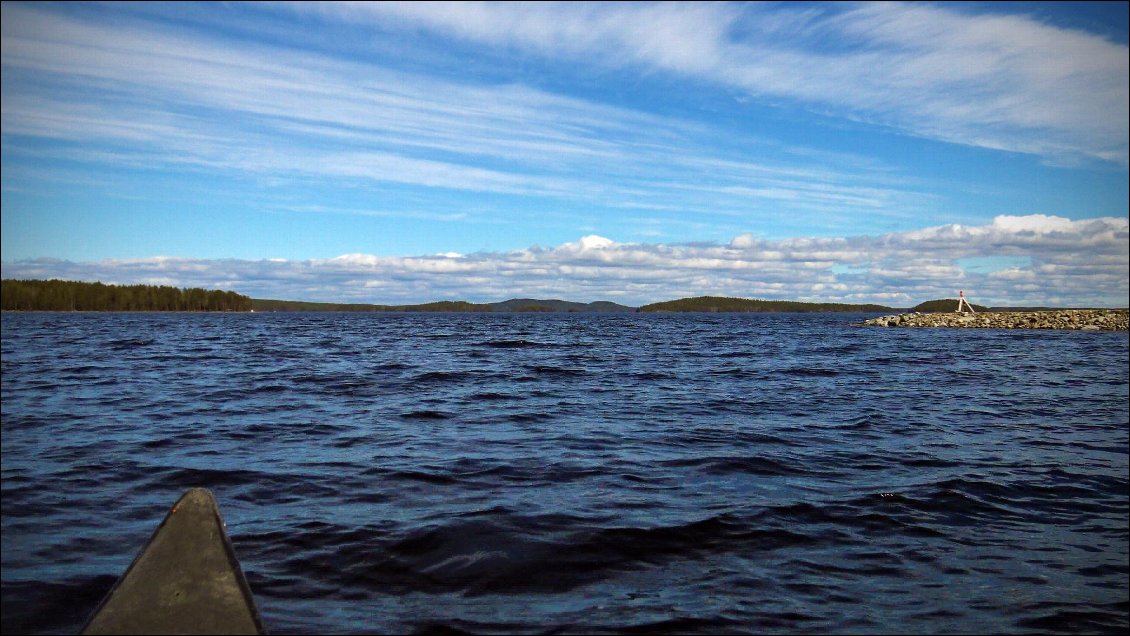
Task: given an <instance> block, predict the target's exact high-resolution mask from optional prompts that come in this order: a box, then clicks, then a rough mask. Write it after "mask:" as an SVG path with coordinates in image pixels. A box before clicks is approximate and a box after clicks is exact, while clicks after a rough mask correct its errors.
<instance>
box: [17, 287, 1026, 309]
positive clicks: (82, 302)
mask: <svg viewBox="0 0 1130 636" xmlns="http://www.w3.org/2000/svg"><path fill="white" fill-rule="evenodd" d="M2 295H3V302H2V308H3V310H4V311H230V312H236V311H238V312H310V311H315V312H347V311H348V312H429V313H435V312H440V313H447V312H458V313H463V312H474V313H498V312H502V313H562V312H565V313H628V312H631V313H637V312H638V313H666V312H676V313H776V312H781V313H786V312H788V313H791V312H856V313H858V312H889V311H896V310H895V309H893V308H891V307H887V306H885V305H874V304H860V305H855V304H846V303H818V302H802V301H791V300H762V299H749V298H731V297H725V296H698V297H694V298H680V299H677V300H668V301H664V302H658V303H651V304H648V305H643V306H640V307H629V306H627V305H621V304H618V303H613V302H608V301H597V302H590V303H579V302H572V301H566V300H556V299H535V298H511V299H510V300H504V301H501V302H492V303H473V302H467V301H463V300H441V301H437V302H430V303H421V304H414V305H378V304H368V303H326V302H306V301H296V300H267V299H260V298H250V297H248V296H244V295H242V294H238V293H236V292H232V291H220V290H207V289H200V288H195V287H194V288H188V289H180V288H177V287H170V286H154V285H108V284H105V283H84V282H78V281H63V280H13V279H5V280H4V281H3V288H2ZM973 307H974V308H975V309H976V311H979V312H982V311H1034V310H1044V309H1048V308H1042V307H1041V308H1028V307H995V308H994V307H983V306H981V305H974V306H973ZM956 308H957V300H956V299H937V300H930V301H926V302H924V303H920V304H918V305H917V306H915V307H913V308H911V309H909V310H907V311H909V312H922V313H930V312H952V311H954V310H956Z"/></svg>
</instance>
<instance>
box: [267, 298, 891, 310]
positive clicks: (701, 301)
mask: <svg viewBox="0 0 1130 636" xmlns="http://www.w3.org/2000/svg"><path fill="white" fill-rule="evenodd" d="M251 307H252V309H254V310H255V311H433V312H435V311H438V312H456V311H473V312H499V313H627V312H636V311H639V312H712V313H714V312H782V313H783V312H885V311H894V310H893V309H892V308H890V307H886V306H884V305H849V304H844V303H805V302H795V301H788V300H750V299H747V298H723V297H719V296H700V297H698V298H683V299H679V300H670V301H667V302H662V303H653V304H650V305H644V306H643V307H639V308H635V307H629V306H627V305H621V304H618V303H613V302H609V301H596V302H591V303H577V302H572V301H568V300H555V299H536V298H511V299H510V300H503V301H501V302H496V303H469V302H465V301H450V300H445V301H440V302H434V303H424V304H420V305H371V304H363V303H310V302H301V301H294V300H263V299H252V301H251Z"/></svg>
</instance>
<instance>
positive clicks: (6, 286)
mask: <svg viewBox="0 0 1130 636" xmlns="http://www.w3.org/2000/svg"><path fill="white" fill-rule="evenodd" d="M0 297H2V299H0V307H2V308H3V310H4V311H251V298H249V297H247V296H243V295H241V294H237V293H235V292H230V291H220V290H215V289H213V290H207V289H200V288H198V287H193V288H188V289H180V288H177V287H170V286H166V285H161V286H155V285H106V284H104V283H82V282H78V281H66V280H11V279H6V280H3V281H0Z"/></svg>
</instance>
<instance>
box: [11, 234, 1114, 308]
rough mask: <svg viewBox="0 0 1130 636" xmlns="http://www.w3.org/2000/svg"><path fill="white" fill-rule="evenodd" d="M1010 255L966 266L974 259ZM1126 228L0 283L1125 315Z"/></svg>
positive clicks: (274, 263) (84, 272) (598, 245)
mask: <svg viewBox="0 0 1130 636" xmlns="http://www.w3.org/2000/svg"><path fill="white" fill-rule="evenodd" d="M986 255H991V256H993V257H1010V258H1008V259H1005V261H1007V262H1009V263H1023V264H1021V265H1017V264H1006V265H1005V266H1003V267H1001V268H999V269H994V268H991V267H984V266H979V267H966V266H963V265H962V261H963V260H964V259H967V258H971V257H972V258H979V259H983V258H984V257H985V256H986ZM1128 256H1130V223H1128V221H1127V219H1124V218H1103V219H1092V220H1086V221H1070V220H1068V219H1064V218H1058V217H1048V216H1044V215H1030V216H1024V217H1010V216H1001V217H998V218H996V219H994V221H993V222H992V223H990V224H987V225H980V226H963V225H953V224H951V225H946V226H937V227H930V228H926V229H923V230H917V231H913V232H903V233H894V234H886V235H881V236H856V237H845V238H798V239H786V240H769V239H761V238H757V237H754V236H752V235H749V234H743V235H739V236H737V237H735V238H734V239H733V240H732V241H731V242H730V243H728V244H713V243H692V244H657V243H650V244H649V243H617V242H614V241H611V240H609V239H606V238H602V237H599V236H587V237H584V238H581V239H580V240H578V241H574V242H569V243H565V244H562V245H558V246H555V247H538V246H533V247H529V248H526V249H521V250H514V251H509V252H487V253H475V254H465V255H463V254H438V255H423V256H401V257H391V256H377V255H371V254H345V255H341V256H338V257H334V258H329V259H317V260H307V261H290V260H281V259H275V260H259V261H250V260H235V259H222V260H200V259H183V258H147V259H129V260H122V259H119V260H105V261H100V262H93V263H74V262H69V261H60V260H48V259H38V260H26V261H17V262H5V263H3V277H4V278H64V279H75V280H101V281H104V282H119V283H148V284H169V285H176V286H185V287H187V286H201V287H207V288H221V289H233V290H236V291H239V292H241V293H244V294H248V295H251V296H253V297H260V298H283V299H295V300H311V301H327V302H372V303H391V304H397V303H415V302H425V301H431V300H439V299H466V300H473V301H495V300H503V299H506V298H511V297H524V296H531V297H556V298H566V299H573V300H582V301H591V300H614V301H618V302H622V303H626V304H637V305H638V304H645V303H648V302H654V301H658V300H667V299H671V298H678V297H685V296H698V295H728V296H742V297H758V298H773V299H788V300H809V301H821V302H850V303H865V302H877V303H883V304H888V305H893V306H910V305H913V304H915V303H918V302H921V301H923V300H929V299H932V298H946V297H952V296H954V294H955V292H956V290H957V289H959V288H960V289H964V290H966V292H967V293H968V294H969V295H970V297H971V298H973V299H974V300H975V301H976V302H979V303H985V304H1002V305H1008V304H1011V305H1058V306H1064V305H1067V306H1125V305H1126V298H1127V293H1128V291H1130V289H1128V278H1130V272H1128V269H1130V264H1128Z"/></svg>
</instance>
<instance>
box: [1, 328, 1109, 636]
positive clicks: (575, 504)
mask: <svg viewBox="0 0 1130 636" xmlns="http://www.w3.org/2000/svg"><path fill="white" fill-rule="evenodd" d="M866 317H871V316H870V315H868V316H864V315H848V314H741V315H718V314H669V315H650V314H646V315H645V314H617V315H584V314H544V315H527V314H512V315H507V314H352V313H349V314H347V313H341V314H333V313H310V314H223V315H219V314H156V313H140V314H95V313H89V314H88V313H81V314H68V313H19V314H17V313H5V314H3V316H2V320H3V325H2V326H3V343H2V365H3V366H2V370H3V400H2V432H3V440H2V441H3V484H2V485H3V508H2V516H3V564H2V565H3V582H2V583H3V608H2V609H3V618H2V625H0V627H2V629H3V631H4V632H5V633H8V632H40V633H73V632H75V631H77V630H78V629H79V628H80V627H81V626H82V624H83V622H84V621H85V619H86V618H87V615H88V613H89V612H90V611H91V610H92V609H93V608H94V607H95V606H96V605H97V604H98V602H99V600H100V599H101V598H102V596H103V595H104V594H105V593H106V592H107V591H108V590H109V588H110V587H111V586H112V585H113V583H114V582H115V580H116V579H117V577H118V576H119V575H121V573H122V572H123V571H124V570H125V568H126V567H127V566H128V565H129V563H130V561H131V560H132V559H133V557H134V556H135V555H136V553H137V551H138V550H139V549H140V548H141V547H142V546H143V545H144V543H145V541H146V540H147V539H148V538H149V536H150V534H151V533H152V532H153V530H154V529H155V528H156V526H157V524H159V523H160V521H161V519H162V518H163V517H164V515H165V512H166V511H167V509H168V508H169V506H171V505H172V503H173V502H174V501H175V500H176V499H177V498H178V497H179V496H180V495H181V494H182V493H183V492H184V491H185V489H187V488H189V487H192V486H203V487H206V488H209V489H211V490H212V492H213V493H214V494H215V495H216V498H217V500H218V501H219V504H220V509H221V512H222V514H223V516H224V518H225V521H226V522H227V528H228V533H229V535H230V536H231V539H232V543H233V545H234V547H235V551H236V553H237V555H238V556H239V558H240V560H241V563H242V565H243V568H244V571H245V573H246V575H247V578H248V581H249V583H250V585H251V588H252V591H253V592H254V594H255V597H256V600H257V602H258V604H259V609H260V612H261V614H262V617H263V620H264V623H265V624H266V627H267V628H268V629H269V630H271V631H272V632H276V633H287V632H315V633H321V632H330V633H347V632H370V633H371V632H381V633H405V632H417V631H446V632H456V633H458V632H489V633H506V632H519V633H530V632H585V633H609V632H616V633H631V632H664V631H667V632H700V633H826V632H835V633H860V632H862V633H1030V632H1045V633H1046V632H1074V633H1077V632H1110V633H1121V632H1123V631H1124V630H1125V629H1126V628H1127V626H1128V614H1130V608H1128V595H1127V589H1128V565H1127V559H1128V548H1127V545H1128V511H1130V505H1128V479H1127V468H1128V467H1127V458H1128V429H1130V415H1128V406H1127V405H1128V362H1127V360H1128V348H1127V340H1128V339H1127V334H1126V333H1125V332H1121V333H1081V332H1059V331H1057V332H1050V331H1041V332H1035V331H1000V330H943V329H921V330H910V329H906V330H899V329H879V328H860V327H855V326H852V323H854V322H858V321H860V320H862V319H863V318H866Z"/></svg>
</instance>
